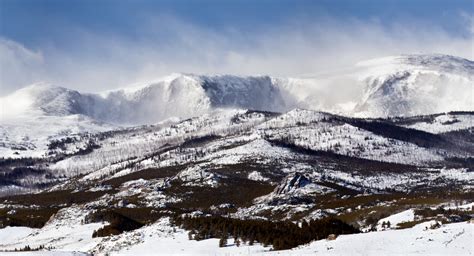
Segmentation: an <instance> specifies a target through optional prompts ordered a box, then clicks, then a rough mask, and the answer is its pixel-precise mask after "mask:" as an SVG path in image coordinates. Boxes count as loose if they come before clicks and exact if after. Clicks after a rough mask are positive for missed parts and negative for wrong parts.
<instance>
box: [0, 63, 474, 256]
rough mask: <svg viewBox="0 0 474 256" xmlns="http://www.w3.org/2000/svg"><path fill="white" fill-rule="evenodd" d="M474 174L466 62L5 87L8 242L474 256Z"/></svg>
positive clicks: (472, 67) (0, 145)
mask: <svg viewBox="0 0 474 256" xmlns="http://www.w3.org/2000/svg"><path fill="white" fill-rule="evenodd" d="M341 88H345V89H343V90H341ZM354 95H357V97H354ZM473 184H474V62H473V61H471V60H467V59H463V58H459V57H454V56H448V55H435V54H433V55H401V56H391V57H384V58H380V59H373V60H367V61H363V62H359V63H358V64H357V65H355V66H353V67H350V68H344V69H341V70H340V71H333V72H330V73H323V74H315V75H305V76H301V77H272V76H235V75H196V74H182V73H179V74H171V75H169V76H167V77H164V78H161V79H157V80H155V81H150V82H148V83H144V84H138V85H134V86H131V87H128V88H123V89H119V90H113V91H106V92H102V93H82V92H79V91H75V90H71V89H67V88H65V87H60V86H56V85H51V84H45V83H37V84H33V85H30V86H27V87H24V88H22V89H19V90H17V91H15V92H13V93H12V94H10V95H7V96H4V97H2V98H0V251H2V252H12V251H20V250H21V251H30V253H31V254H33V255H42V253H46V252H48V253H52V254H53V255H56V254H57V255H71V254H72V255H82V254H84V255H88V254H99V255H101V254H111V255H144V254H150V252H154V253H161V254H163V255H173V254H179V255H196V254H204V255H229V254H255V255H341V254H347V252H350V253H351V255H419V254H422V255H472V254H473V253H474V247H473V243H472V241H474V224H473V217H474V187H473ZM369 245H370V250H369V249H368V248H369ZM0 254H1V253H0ZM26 255H28V254H26Z"/></svg>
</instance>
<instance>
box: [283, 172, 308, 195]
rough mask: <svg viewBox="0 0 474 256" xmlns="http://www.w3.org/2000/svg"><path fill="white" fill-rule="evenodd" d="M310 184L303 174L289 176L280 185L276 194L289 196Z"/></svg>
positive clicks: (297, 173)
mask: <svg viewBox="0 0 474 256" xmlns="http://www.w3.org/2000/svg"><path fill="white" fill-rule="evenodd" d="M310 183H311V180H310V179H308V178H306V177H305V176H304V175H303V174H301V173H299V172H296V173H294V174H293V175H290V176H288V177H287V178H286V179H285V180H284V181H283V182H282V183H281V184H280V186H278V187H276V189H275V191H274V193H275V194H277V195H281V194H287V193H290V192H291V191H293V190H295V189H297V188H302V187H304V186H306V185H308V184H310Z"/></svg>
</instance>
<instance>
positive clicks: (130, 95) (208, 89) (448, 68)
mask: <svg viewBox="0 0 474 256" xmlns="http://www.w3.org/2000/svg"><path fill="white" fill-rule="evenodd" d="M473 77H474V63H473V62H472V61H469V60H466V59H461V58H457V57H452V56H445V55H404V56H397V57H387V58H382V59H376V60H370V61H365V62H361V63H359V64H357V65H356V67H354V68H352V69H350V70H344V71H340V72H335V73H332V74H324V75H317V76H313V77H305V78H275V77H269V76H249V77H239V76H231V75H213V76H205V75H190V74H173V75H170V76H168V77H165V78H162V79H158V80H156V81H153V82H149V83H145V84H143V85H139V86H136V87H132V88H125V89H120V90H114V91H109V92H105V93H101V94H86V93H80V92H78V91H74V90H69V89H66V88H62V87H55V86H52V85H46V84H34V85H31V86H28V87H26V88H23V89H20V90H18V91H16V92H14V93H13V94H11V95H8V96H5V97H3V98H0V105H1V106H2V109H1V111H0V114H1V115H0V116H1V117H0V120H4V119H7V118H9V117H12V116H14V117H17V116H22V115H27V116H28V115H29V116H38V115H47V116H66V115H72V114H81V115H85V116H88V117H90V118H93V119H95V120H98V121H104V122H109V123H115V124H151V123H156V122H159V121H162V120H165V119H167V118H170V117H180V118H188V117H192V116H197V115H200V114H203V113H206V112H209V111H211V110H213V109H216V108H241V109H255V110H261V111H274V112H284V111H288V110H291V109H293V108H295V107H302V108H307V109H312V110H322V111H329V112H336V113H340V114H345V115H357V116H365V117H386V116H410V115H419V114H433V113H441V112H448V111H470V110H474V104H473V93H474V87H473V84H474V78H473Z"/></svg>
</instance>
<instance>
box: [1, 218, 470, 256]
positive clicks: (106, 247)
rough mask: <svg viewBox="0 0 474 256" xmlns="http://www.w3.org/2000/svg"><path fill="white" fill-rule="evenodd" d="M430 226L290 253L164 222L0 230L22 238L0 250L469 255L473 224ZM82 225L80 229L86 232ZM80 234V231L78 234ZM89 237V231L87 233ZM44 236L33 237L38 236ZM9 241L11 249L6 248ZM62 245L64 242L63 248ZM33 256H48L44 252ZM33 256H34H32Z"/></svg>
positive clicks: (341, 238) (317, 243) (367, 235)
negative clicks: (107, 231)
mask: <svg viewBox="0 0 474 256" xmlns="http://www.w3.org/2000/svg"><path fill="white" fill-rule="evenodd" d="M431 224H433V223H432V222H425V223H422V224H419V225H416V226H414V227H413V228H409V229H402V230H389V231H382V232H370V233H364V234H354V235H341V236H339V237H338V238H337V239H336V240H319V241H315V242H312V243H310V244H308V245H303V246H300V247H298V248H295V249H292V250H282V251H271V247H263V246H262V245H260V244H255V245H254V246H248V245H243V244H242V245H241V246H240V247H237V246H236V245H235V244H234V243H233V242H232V241H233V240H232V239H229V244H228V246H226V247H223V248H220V247H218V242H219V239H206V240H202V241H195V240H188V236H187V232H186V231H184V230H181V229H179V228H174V229H173V228H172V227H171V226H170V225H169V222H168V220H167V219H162V220H160V221H158V222H157V223H155V224H152V225H149V226H145V227H143V228H141V229H137V230H134V231H131V232H127V233H124V234H121V235H118V236H116V237H114V238H113V239H110V238H95V239H91V238H85V239H81V235H82V234H81V232H78V233H67V232H66V231H65V229H64V228H59V229H57V231H56V232H52V230H51V231H50V230H48V228H43V229H42V230H41V231H40V230H34V229H29V228H7V229H0V236H5V237H9V238H10V237H11V234H12V233H11V232H15V233H17V232H18V233H17V234H16V237H20V236H21V237H23V239H22V240H21V242H19V241H20V240H17V239H13V240H12V239H7V240H4V241H5V242H2V243H0V248H1V249H9V248H14V246H17V248H18V247H19V246H21V245H26V244H30V245H31V244H41V243H42V242H43V241H42V239H43V238H42V237H45V238H46V237H49V239H54V240H53V242H52V244H53V245H55V249H54V251H59V252H61V251H62V252H68V251H69V252H71V253H72V251H74V250H80V248H82V250H80V251H83V252H84V251H88V252H94V253H98V252H102V253H104V252H109V253H110V254H111V255H144V254H148V253H150V252H160V253H162V254H164V255H347V252H350V254H351V255H460V256H464V255H466V256H467V255H472V254H473V253H474V248H473V246H472V240H473V239H474V227H473V224H469V223H467V222H461V223H453V224H447V225H442V226H441V227H440V228H437V229H430V228H429V227H430V226H431ZM85 226H86V225H84V228H85ZM82 229H83V228H82V227H81V230H82ZM88 230H89V231H90V232H92V230H93V228H92V227H91V228H89V229H88ZM38 231H40V232H43V234H38V233H39V232H38ZM12 241H16V243H13V244H10V243H11V242H12ZM66 241H67V242H66ZM86 248H88V249H86ZM42 253H43V254H37V255H45V254H46V255H48V253H47V252H42ZM33 255H36V254H33Z"/></svg>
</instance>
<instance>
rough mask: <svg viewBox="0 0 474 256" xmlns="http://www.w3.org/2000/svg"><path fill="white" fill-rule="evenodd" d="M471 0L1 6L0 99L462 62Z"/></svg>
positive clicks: (49, 0)
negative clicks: (215, 77) (48, 88)
mask: <svg viewBox="0 0 474 256" xmlns="http://www.w3.org/2000/svg"><path fill="white" fill-rule="evenodd" d="M473 2H474V1H471V0H466V1H464V0H451V1H448V0H445V1H439V0H431V1H428V0H359V1H356V0H354V1H347V0H345V1H343V0H327V1H323V0H319V1H317V0H314V1H309V0H299V1H298V0H294V1H290V0H260V1H258V0H257V1H255V0H254V1H250V0H241V1H236V0H221V1H217V0H208V1H191V0H188V1H179V0H178V1H176V0H175V1H151V0H137V1H132V0H118V1H108V0H107V1H105V0H98V1H93V0H81V1H78V0H69V1H59V0H16V1H13V0H0V25H1V27H0V39H1V40H2V41H0V57H2V60H0V61H1V62H0V65H2V67H3V68H2V69H3V70H4V71H2V74H1V77H0V86H1V87H0V88H1V89H2V91H1V92H0V94H5V93H7V92H9V91H12V90H14V89H16V88H19V87H21V86H24V85H26V84H29V83H33V82H37V81H46V82H51V83H56V84H60V85H63V86H66V87H72V88H77V89H83V90H86V91H92V90H95V89H97V88H101V89H111V88H114V87H119V86H124V85H126V84H129V83H133V82H139V81H147V80H149V79H152V78H156V77H159V76H162V75H166V74H168V73H170V72H195V73H236V74H262V73H265V74H272V75H282V76H283V75H298V74H306V73H317V72H319V71H320V70H321V69H323V68H333V67H339V66H349V65H351V64H353V63H354V62H356V61H358V60H361V59H365V58H373V57H378V56H383V55H391V54H400V53H420V52H421V53H430V52H438V53H447V54H453V55H459V56H462V57H466V58H471V59H472V54H473V53H472V51H473V49H472V38H473V25H472V15H473V13H474V11H473V8H474V7H473ZM336 60H337V61H336ZM7 67H8V68H7Z"/></svg>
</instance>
